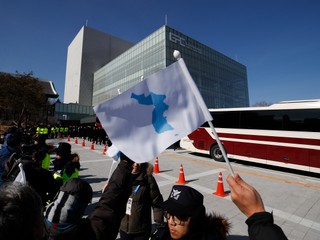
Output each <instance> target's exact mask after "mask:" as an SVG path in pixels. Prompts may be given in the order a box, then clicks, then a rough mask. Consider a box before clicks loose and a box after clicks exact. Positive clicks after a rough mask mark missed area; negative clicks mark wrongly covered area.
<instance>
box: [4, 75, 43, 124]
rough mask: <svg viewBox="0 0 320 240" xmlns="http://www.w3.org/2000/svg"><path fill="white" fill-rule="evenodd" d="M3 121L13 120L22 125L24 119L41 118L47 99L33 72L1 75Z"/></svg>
mask: <svg viewBox="0 0 320 240" xmlns="http://www.w3.org/2000/svg"><path fill="white" fill-rule="evenodd" d="M0 86H1V87H0V110H1V112H2V114H0V118H1V119H6V120H13V121H15V122H17V124H18V126H20V125H21V123H22V121H23V119H25V120H26V121H27V119H28V118H29V117H30V116H32V117H33V118H37V117H38V118H39V117H40V118H41V117H43V116H42V113H43V108H44V107H45V106H46V101H47V98H46V96H45V94H44V92H43V88H42V86H41V84H40V83H39V81H38V79H37V78H34V77H33V76H32V72H30V73H27V74H26V73H24V74H20V73H18V72H16V74H8V73H0Z"/></svg>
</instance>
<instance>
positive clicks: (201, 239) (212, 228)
mask: <svg viewBox="0 0 320 240" xmlns="http://www.w3.org/2000/svg"><path fill="white" fill-rule="evenodd" d="M197 225H198V226H199V227H197V228H195V231H190V233H189V234H188V235H187V236H185V237H183V238H181V240H226V239H227V236H228V234H229V229H230V223H229V222H228V220H226V219H225V218H224V217H221V216H219V215H216V214H214V213H212V214H209V215H206V216H205V219H204V220H203V222H202V223H197ZM150 239H151V240H156V239H159V240H171V239H172V238H171V237H170V232H169V227H168V224H166V225H165V226H160V227H159V228H158V229H156V230H155V232H154V233H153V234H152V236H151V238H150Z"/></svg>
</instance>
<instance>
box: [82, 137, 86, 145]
mask: <svg viewBox="0 0 320 240" xmlns="http://www.w3.org/2000/svg"><path fill="white" fill-rule="evenodd" d="M84 146H86V144H85V142H84V138H82V147H84Z"/></svg>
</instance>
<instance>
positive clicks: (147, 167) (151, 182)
mask: <svg viewBox="0 0 320 240" xmlns="http://www.w3.org/2000/svg"><path fill="white" fill-rule="evenodd" d="M152 171H153V168H152V165H151V164H149V163H144V165H143V167H142V169H141V171H140V173H139V174H137V176H136V177H134V178H133V184H132V185H133V186H132V194H131V195H130V198H132V207H131V215H128V214H126V215H125V216H124V218H123V219H122V221H121V225H120V230H121V231H123V232H125V233H127V234H140V233H141V234H144V233H146V232H147V231H148V232H150V231H151V222H152V219H151V208H152V209H153V219H154V221H155V222H156V223H162V222H163V210H162V207H161V206H160V204H161V203H162V202H163V197H162V195H161V193H160V190H159V187H158V184H157V182H156V180H155V178H154V177H153V175H152Z"/></svg>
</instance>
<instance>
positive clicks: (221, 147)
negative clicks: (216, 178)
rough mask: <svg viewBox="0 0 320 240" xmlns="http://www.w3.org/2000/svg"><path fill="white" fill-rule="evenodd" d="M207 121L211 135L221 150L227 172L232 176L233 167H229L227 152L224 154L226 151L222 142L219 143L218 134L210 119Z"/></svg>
mask: <svg viewBox="0 0 320 240" xmlns="http://www.w3.org/2000/svg"><path fill="white" fill-rule="evenodd" d="M208 123H209V126H210V129H211V131H212V133H213V135H214V137H215V139H216V141H217V143H218V145H219V148H220V151H221V153H222V156H223V158H224V160H225V162H226V164H227V167H228V169H229V172H230V174H231V175H232V176H234V172H233V169H232V167H231V164H230V161H229V159H228V156H227V154H226V151H225V150H224V147H223V146H222V143H221V141H220V139H219V136H218V134H217V132H216V130H215V128H214V127H213V124H212V122H211V121H208Z"/></svg>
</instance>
